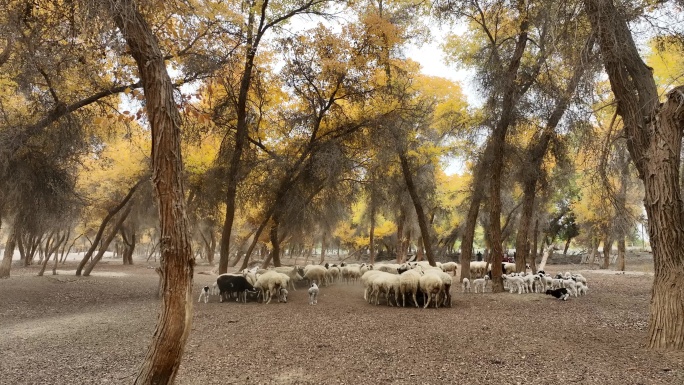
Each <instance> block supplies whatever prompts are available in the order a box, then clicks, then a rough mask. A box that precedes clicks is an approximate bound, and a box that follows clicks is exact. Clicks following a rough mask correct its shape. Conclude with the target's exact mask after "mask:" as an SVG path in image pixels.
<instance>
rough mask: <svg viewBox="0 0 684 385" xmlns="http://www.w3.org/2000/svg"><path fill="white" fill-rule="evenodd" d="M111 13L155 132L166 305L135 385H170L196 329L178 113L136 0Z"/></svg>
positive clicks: (117, 4)
mask: <svg viewBox="0 0 684 385" xmlns="http://www.w3.org/2000/svg"><path fill="white" fill-rule="evenodd" d="M110 4H111V8H110V11H111V12H112V15H113V17H114V20H115V21H116V24H117V26H118V27H119V29H120V31H121V33H122V35H123V37H124V39H125V40H126V42H127V43H128V46H129V48H130V51H131V55H132V56H133V58H134V59H135V61H136V64H137V65H138V71H139V76H140V78H141V79H142V83H143V90H144V92H145V101H146V104H145V107H146V109H147V114H148V118H149V122H150V125H151V127H152V157H151V158H152V172H153V175H152V180H153V182H154V187H155V196H156V197H157V199H158V206H159V207H158V209H159V221H160V226H159V227H160V232H161V234H160V240H161V247H160V249H161V267H160V276H161V278H160V280H161V281H162V285H161V286H162V289H163V295H162V304H161V305H162V306H161V313H160V315H159V317H158V318H157V326H156V328H155V332H154V335H153V337H152V342H151V344H150V347H149V349H148V351H147V354H146V357H145V360H144V362H143V363H142V365H141V367H140V370H139V372H138V375H137V376H136V379H135V384H172V383H173V382H174V379H175V378H176V374H177V373H178V367H179V366H180V362H181V358H182V355H183V350H184V347H185V343H186V341H187V339H188V335H189V334H190V330H191V329H192V328H191V326H192V304H193V302H194V301H193V299H194V297H193V294H192V276H193V268H194V259H193V258H192V250H191V246H190V235H189V232H188V220H187V216H186V212H185V196H184V195H185V194H184V191H183V179H182V176H183V161H182V158H181V147H180V142H181V139H180V122H181V119H180V114H179V113H178V108H177V106H176V103H175V100H174V95H173V84H172V82H171V79H170V78H169V75H168V73H167V72H166V64H165V63H164V55H163V54H162V52H161V50H160V48H159V44H158V42H157V39H156V38H155V36H154V34H153V33H152V30H151V29H150V27H149V25H148V24H147V21H146V20H145V19H144V18H143V16H142V15H141V14H140V12H139V11H138V9H137V5H136V4H135V2H133V1H132V0H111V1H110Z"/></svg>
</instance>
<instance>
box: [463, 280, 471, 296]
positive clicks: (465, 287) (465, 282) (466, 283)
mask: <svg viewBox="0 0 684 385" xmlns="http://www.w3.org/2000/svg"><path fill="white" fill-rule="evenodd" d="M461 291H462V292H464V293H470V280H469V279H468V278H463V282H461Z"/></svg>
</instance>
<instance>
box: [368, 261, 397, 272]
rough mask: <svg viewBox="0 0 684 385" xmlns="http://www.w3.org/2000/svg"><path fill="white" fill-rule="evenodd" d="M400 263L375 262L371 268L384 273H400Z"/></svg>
mask: <svg viewBox="0 0 684 385" xmlns="http://www.w3.org/2000/svg"><path fill="white" fill-rule="evenodd" d="M401 267H402V265H399V264H396V263H376V264H375V266H374V267H373V270H377V271H384V272H385V273H392V274H400V272H399V269H400V268H401Z"/></svg>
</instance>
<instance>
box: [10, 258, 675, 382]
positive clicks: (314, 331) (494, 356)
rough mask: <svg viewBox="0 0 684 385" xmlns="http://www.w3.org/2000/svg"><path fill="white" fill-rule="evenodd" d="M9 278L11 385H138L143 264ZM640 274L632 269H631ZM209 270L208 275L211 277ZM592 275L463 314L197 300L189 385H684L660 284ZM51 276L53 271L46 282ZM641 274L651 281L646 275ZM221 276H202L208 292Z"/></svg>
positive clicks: (146, 289)
mask: <svg viewBox="0 0 684 385" xmlns="http://www.w3.org/2000/svg"><path fill="white" fill-rule="evenodd" d="M103 262H104V263H101V264H100V265H98V267H97V268H96V271H97V272H98V273H100V274H98V275H94V276H91V277H75V276H73V275H71V274H67V273H68V271H69V270H73V269H74V267H75V266H72V265H70V264H67V265H65V266H60V269H61V270H63V271H62V274H60V275H57V276H44V277H37V276H35V275H36V273H37V271H38V269H39V268H38V267H29V268H19V267H13V271H12V277H11V278H9V279H6V280H0V330H2V333H0V352H2V360H0V384H125V383H131V382H132V379H133V378H134V375H135V373H136V370H137V367H138V365H139V364H140V362H141V361H142V359H143V357H144V355H145V352H146V349H147V346H148V343H149V341H150V338H151V336H152V332H153V330H154V326H155V320H156V316H157V312H158V307H159V302H158V300H157V299H156V298H155V291H156V284H157V276H156V274H155V273H154V270H153V269H152V268H150V267H154V266H152V265H150V264H147V263H145V262H144V261H141V262H139V263H138V264H137V265H134V266H121V265H120V262H118V261H112V260H105V261H103ZM628 266H629V263H628ZM211 269H212V268H211V267H209V266H201V265H200V266H198V267H197V269H196V272H198V273H199V272H209V271H210V270H211ZM546 270H547V272H557V271H568V270H569V271H580V270H582V273H583V274H584V275H585V277H587V279H588V280H589V294H588V295H587V296H584V297H580V298H577V299H575V298H573V299H571V300H570V301H567V302H563V301H558V300H555V299H553V298H551V297H548V296H545V295H541V294H524V295H517V294H508V293H506V294H496V295H495V294H490V293H486V294H461V293H460V289H457V288H456V287H455V288H453V289H452V293H453V294H454V302H453V307H452V308H441V309H426V310H423V309H415V308H396V307H387V306H384V305H381V306H374V305H369V304H367V303H366V302H365V301H364V300H363V290H362V287H361V285H360V284H351V285H347V284H344V283H337V284H334V285H332V286H330V287H322V288H321V297H320V299H319V304H318V305H317V306H309V305H308V303H307V296H306V293H305V288H300V290H297V291H295V292H291V293H290V298H289V301H288V303H287V304H278V303H271V304H268V305H264V304H257V303H248V304H239V303H234V302H228V303H219V302H218V298H217V297H215V296H214V297H212V298H211V301H210V302H209V303H208V304H204V303H199V304H198V303H195V306H194V310H193V311H194V322H193V330H192V333H191V335H190V338H189V341H188V344H187V346H186V352H185V355H184V359H183V362H182V364H181V369H180V372H179V375H178V378H177V381H176V382H177V383H178V384H197V385H206V384H359V383H363V384H452V383H458V384H566V383H577V384H683V383H684V353H660V352H652V351H648V350H646V349H644V344H645V341H646V333H647V327H648V304H649V299H650V288H651V283H652V279H653V278H652V274H649V272H648V266H646V267H643V266H636V267H635V268H634V270H633V271H632V274H615V272H612V271H593V270H584V268H580V267H578V266H557V265H550V266H547V269H546ZM47 273H48V274H50V272H49V271H48V272H47ZM637 273H638V274H637ZM214 280H215V276H211V275H204V274H196V276H195V289H196V291H197V290H198V289H199V287H200V286H202V285H205V284H211V283H212V282H213V281H214Z"/></svg>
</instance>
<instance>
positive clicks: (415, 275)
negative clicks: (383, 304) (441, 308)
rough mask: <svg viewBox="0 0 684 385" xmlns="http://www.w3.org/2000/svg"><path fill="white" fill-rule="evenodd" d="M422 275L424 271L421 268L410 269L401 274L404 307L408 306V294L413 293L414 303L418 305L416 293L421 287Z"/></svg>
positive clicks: (400, 284)
mask: <svg viewBox="0 0 684 385" xmlns="http://www.w3.org/2000/svg"><path fill="white" fill-rule="evenodd" d="M421 276H422V271H419V270H408V271H405V272H403V273H401V274H400V275H399V291H400V292H401V300H402V305H401V306H403V307H406V294H407V293H411V296H412V297H413V303H414V304H416V307H418V300H417V299H416V293H417V292H418V288H419V287H420V277H421Z"/></svg>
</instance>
